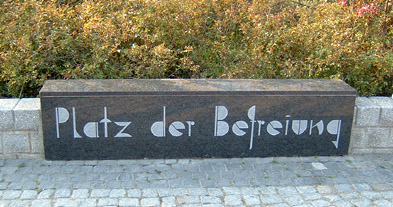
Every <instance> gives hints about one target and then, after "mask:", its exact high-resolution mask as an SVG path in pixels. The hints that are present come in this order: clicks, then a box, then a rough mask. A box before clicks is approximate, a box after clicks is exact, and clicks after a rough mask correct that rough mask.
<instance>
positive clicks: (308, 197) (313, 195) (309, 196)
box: [303, 193, 322, 201]
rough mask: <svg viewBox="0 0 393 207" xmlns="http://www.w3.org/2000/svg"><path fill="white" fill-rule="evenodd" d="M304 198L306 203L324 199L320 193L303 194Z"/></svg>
mask: <svg viewBox="0 0 393 207" xmlns="http://www.w3.org/2000/svg"><path fill="white" fill-rule="evenodd" d="M303 197H304V199H305V200H306V201H310V200H318V199H320V198H322V195H321V194H319V193H305V194H303Z"/></svg>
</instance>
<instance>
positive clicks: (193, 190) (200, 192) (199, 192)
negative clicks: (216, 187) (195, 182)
mask: <svg viewBox="0 0 393 207" xmlns="http://www.w3.org/2000/svg"><path fill="white" fill-rule="evenodd" d="M188 192H189V193H190V195H193V196H198V195H199V196H203V195H208V192H207V191H206V189H204V188H189V189H188Z"/></svg>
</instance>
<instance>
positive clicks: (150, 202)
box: [141, 198, 160, 206]
mask: <svg viewBox="0 0 393 207" xmlns="http://www.w3.org/2000/svg"><path fill="white" fill-rule="evenodd" d="M159 205H160V200H159V199H158V198H142V199H141V206H159Z"/></svg>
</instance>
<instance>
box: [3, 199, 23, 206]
mask: <svg viewBox="0 0 393 207" xmlns="http://www.w3.org/2000/svg"><path fill="white" fill-rule="evenodd" d="M0 206H1V202H0ZM6 206H12V207H26V206H31V201H27V200H12V201H9V204H8V205H6Z"/></svg>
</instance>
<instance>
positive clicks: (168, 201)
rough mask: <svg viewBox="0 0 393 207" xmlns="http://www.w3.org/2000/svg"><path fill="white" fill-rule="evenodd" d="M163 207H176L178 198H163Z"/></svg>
mask: <svg viewBox="0 0 393 207" xmlns="http://www.w3.org/2000/svg"><path fill="white" fill-rule="evenodd" d="M161 201H162V202H161V206H163V207H170V206H173V207H174V206H176V198H175V197H173V196H170V197H163V198H161Z"/></svg>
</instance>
